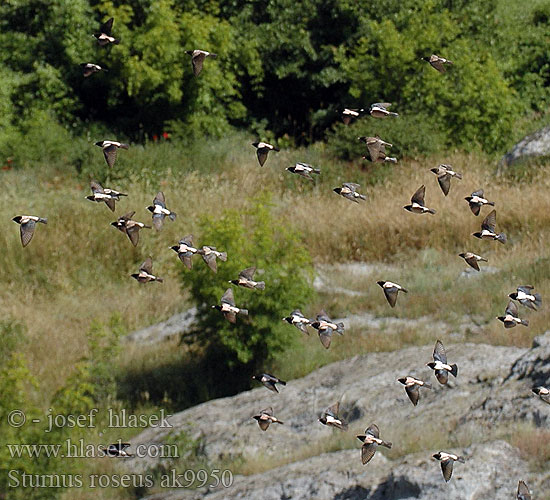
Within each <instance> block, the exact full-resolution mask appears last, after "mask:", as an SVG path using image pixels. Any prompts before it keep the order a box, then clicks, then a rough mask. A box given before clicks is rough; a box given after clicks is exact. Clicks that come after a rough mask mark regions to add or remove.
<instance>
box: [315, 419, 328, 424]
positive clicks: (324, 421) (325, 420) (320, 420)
mask: <svg viewBox="0 0 550 500" xmlns="http://www.w3.org/2000/svg"><path fill="white" fill-rule="evenodd" d="M317 420H318V421H319V422H321V423H322V424H323V425H327V419H326V417H321V418H318V419H317Z"/></svg>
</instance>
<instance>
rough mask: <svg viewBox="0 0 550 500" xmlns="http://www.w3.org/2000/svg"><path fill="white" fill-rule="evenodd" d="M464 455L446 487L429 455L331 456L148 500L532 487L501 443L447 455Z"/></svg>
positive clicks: (428, 499)
mask: <svg viewBox="0 0 550 500" xmlns="http://www.w3.org/2000/svg"><path fill="white" fill-rule="evenodd" d="M447 451H453V452H455V453H459V454H460V455H463V456H464V457H465V459H466V463H464V464H461V463H457V464H455V467H454V470H453V477H452V478H451V481H450V482H449V483H445V481H444V479H443V476H442V474H441V468H440V465H439V462H437V461H435V460H433V459H432V458H431V453H426V452H422V453H416V454H413V455H408V456H406V457H404V458H401V459H398V460H395V461H391V460H388V459H386V458H384V456H383V455H382V454H380V453H377V454H376V455H375V457H374V458H373V459H372V461H371V462H370V463H369V464H367V465H366V466H364V465H362V464H361V460H360V454H359V450H358V449H357V450H345V451H338V452H334V453H327V454H323V455H320V456H317V457H312V458H309V459H307V460H303V461H300V462H296V463H292V464H289V465H285V466H283V467H279V468H276V469H274V470H270V471H268V472H264V473H262V474H254V475H252V476H236V477H235V480H234V484H233V485H232V486H231V487H229V488H227V489H218V490H216V491H212V490H210V491H208V490H207V489H201V490H195V491H189V490H180V491H175V490H171V491H165V492H160V493H158V494H155V495H152V496H148V497H146V500H199V499H202V498H207V499H209V500H222V499H226V498H239V499H250V500H256V499H259V498H261V499H262V500H285V499H292V500H310V499H312V498H314V499H316V500H344V499H346V500H397V499H400V500H413V499H416V500H434V499H437V498H452V499H453V500H472V499H491V500H500V499H502V500H504V499H506V500H509V499H512V498H514V497H515V494H514V493H515V491H516V489H517V483H518V480H519V479H523V480H526V481H527V482H528V484H530V486H531V488H533V486H532V485H533V484H534V483H533V482H532V481H530V475H529V472H528V466H527V464H526V462H525V461H523V460H522V459H521V458H520V456H519V452H518V450H517V449H515V448H513V447H512V446H510V445H509V444H507V443H505V442H503V441H495V442H491V443H485V444H476V445H474V446H470V447H468V448H466V449H458V450H447Z"/></svg>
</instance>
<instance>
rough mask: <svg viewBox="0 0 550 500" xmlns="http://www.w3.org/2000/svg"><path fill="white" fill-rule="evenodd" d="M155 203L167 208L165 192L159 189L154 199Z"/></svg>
mask: <svg viewBox="0 0 550 500" xmlns="http://www.w3.org/2000/svg"><path fill="white" fill-rule="evenodd" d="M153 205H160V206H161V207H162V208H166V199H165V198H164V193H163V192H162V191H159V192H158V193H157V195H156V196H155V199H154V200H153Z"/></svg>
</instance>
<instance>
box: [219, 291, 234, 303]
mask: <svg viewBox="0 0 550 500" xmlns="http://www.w3.org/2000/svg"><path fill="white" fill-rule="evenodd" d="M220 302H222V303H225V304H229V305H230V306H233V307H235V297H234V296H233V289H232V288H228V289H227V290H226V291H225V293H224V294H223V295H222V298H221V301H220Z"/></svg>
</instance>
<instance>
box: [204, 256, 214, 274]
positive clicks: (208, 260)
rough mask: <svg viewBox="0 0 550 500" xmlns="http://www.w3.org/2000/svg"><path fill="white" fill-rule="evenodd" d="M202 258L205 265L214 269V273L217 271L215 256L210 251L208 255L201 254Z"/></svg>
mask: <svg viewBox="0 0 550 500" xmlns="http://www.w3.org/2000/svg"><path fill="white" fill-rule="evenodd" d="M202 260H204V262H206V265H207V266H208V267H209V268H210V269H212V271H214V272H215V273H217V272H218V264H217V262H216V256H215V255H214V254H213V253H211V254H208V255H204V254H203V255H202Z"/></svg>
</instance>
